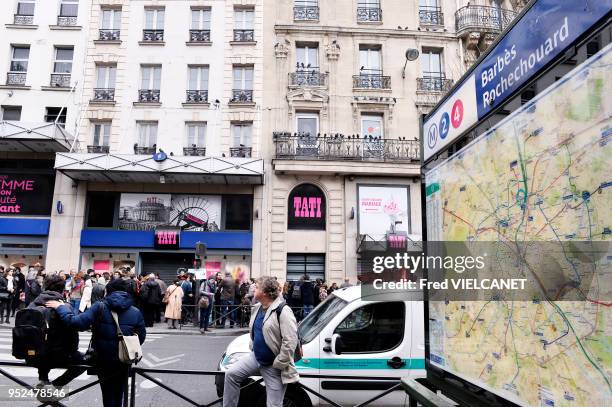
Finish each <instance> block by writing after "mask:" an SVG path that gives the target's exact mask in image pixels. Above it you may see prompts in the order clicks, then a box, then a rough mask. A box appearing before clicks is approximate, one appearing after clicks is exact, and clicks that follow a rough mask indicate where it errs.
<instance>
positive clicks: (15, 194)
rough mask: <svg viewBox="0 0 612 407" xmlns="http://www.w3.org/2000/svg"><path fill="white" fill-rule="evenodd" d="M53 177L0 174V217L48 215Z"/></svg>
mask: <svg viewBox="0 0 612 407" xmlns="http://www.w3.org/2000/svg"><path fill="white" fill-rule="evenodd" d="M54 183H55V176H53V175H40V174H33V175H19V174H2V173H0V215H2V216H7V215H8V216H10V215H50V214H51V203H52V201H53V187H54Z"/></svg>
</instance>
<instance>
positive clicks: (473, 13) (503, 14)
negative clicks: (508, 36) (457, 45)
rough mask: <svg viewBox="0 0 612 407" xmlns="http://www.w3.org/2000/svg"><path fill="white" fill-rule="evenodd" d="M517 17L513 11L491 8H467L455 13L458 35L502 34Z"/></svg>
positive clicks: (470, 6) (471, 6)
mask: <svg viewBox="0 0 612 407" xmlns="http://www.w3.org/2000/svg"><path fill="white" fill-rule="evenodd" d="M516 16H517V13H515V12H514V11H512V10H506V9H503V8H498V7H489V6H473V5H469V6H465V7H462V8H460V9H459V10H457V12H456V13H455V28H456V30H457V35H458V36H460V37H463V36H465V35H468V34H469V33H470V32H481V33H500V32H501V31H503V30H504V29H505V28H506V27H508V25H509V24H510V22H512V20H514V18H515V17H516Z"/></svg>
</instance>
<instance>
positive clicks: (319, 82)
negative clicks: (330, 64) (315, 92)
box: [289, 67, 327, 88]
mask: <svg viewBox="0 0 612 407" xmlns="http://www.w3.org/2000/svg"><path fill="white" fill-rule="evenodd" d="M289 86H292V87H296V88H298V87H311V86H312V87H314V86H321V87H326V86H327V73H326V72H320V71H319V68H318V67H317V68H309V69H299V70H297V71H295V72H290V73H289Z"/></svg>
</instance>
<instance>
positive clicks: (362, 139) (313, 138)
mask: <svg viewBox="0 0 612 407" xmlns="http://www.w3.org/2000/svg"><path fill="white" fill-rule="evenodd" d="M273 141H274V145H275V157H276V158H277V159H287V160H332V161H336V160H337V161H345V160H354V161H381V162H384V161H418V160H419V159H420V152H419V141H418V140H416V139H414V140H406V139H405V138H400V139H383V138H376V137H372V136H360V135H359V134H353V135H344V134H338V133H335V134H329V135H328V134H322V135H321V134H317V135H310V134H299V133H288V132H274V133H273Z"/></svg>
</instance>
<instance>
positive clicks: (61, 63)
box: [53, 47, 74, 73]
mask: <svg viewBox="0 0 612 407" xmlns="http://www.w3.org/2000/svg"><path fill="white" fill-rule="evenodd" d="M73 55H74V48H63V47H55V61H54V63H53V73H71V72H72V57H73Z"/></svg>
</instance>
